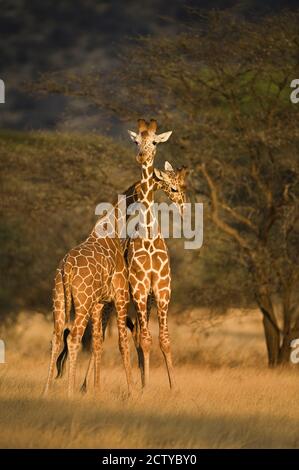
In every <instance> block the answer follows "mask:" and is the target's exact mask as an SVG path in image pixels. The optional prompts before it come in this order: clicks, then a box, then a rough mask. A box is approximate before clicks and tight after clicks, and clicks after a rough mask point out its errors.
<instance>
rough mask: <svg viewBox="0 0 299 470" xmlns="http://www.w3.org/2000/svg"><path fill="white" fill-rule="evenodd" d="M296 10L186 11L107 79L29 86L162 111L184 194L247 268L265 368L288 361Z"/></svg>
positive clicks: (50, 80) (293, 287) (127, 113)
mask: <svg viewBox="0 0 299 470" xmlns="http://www.w3.org/2000/svg"><path fill="white" fill-rule="evenodd" d="M298 19H299V16H298V14H297V13H294V12H291V13H280V14H279V15H278V16H272V17H266V18H263V19H258V20H255V21H254V20H252V21H247V20H245V19H244V18H241V17H236V16H234V15H230V14H227V13H225V14H223V13H221V14H220V13H215V12H213V13H212V14H209V15H208V16H202V15H201V14H200V13H199V12H193V13H192V22H191V23H190V24H189V26H188V27H186V29H185V31H184V32H182V33H180V34H178V35H177V36H175V37H158V38H152V37H147V38H141V39H139V40H138V41H137V43H136V44H134V47H133V48H130V49H129V50H128V52H127V54H126V55H125V56H124V57H123V58H122V59H121V62H120V67H119V70H118V72H117V73H114V74H113V75H110V76H109V79H108V78H107V77H105V76H103V75H97V74H96V73H95V72H94V71H93V72H92V73H91V74H90V75H89V76H84V77H82V76H80V75H76V74H72V75H69V74H67V73H63V74H54V75H51V76H46V77H45V76H44V77H42V79H41V81H40V82H39V84H38V85H37V88H38V89H39V90H46V91H47V92H59V93H61V92H63V93H65V94H69V95H75V96H84V97H87V98H88V99H90V100H91V101H92V102H93V103H94V104H96V105H98V106H99V107H100V108H101V109H105V110H107V111H110V112H112V113H115V114H117V115H118V117H122V118H124V119H128V118H129V119H130V120H132V118H133V117H135V116H136V117H137V116H139V115H141V114H142V115H145V114H148V115H154V116H157V115H161V116H163V123H165V125H167V126H169V125H170V126H171V128H175V129H176V133H175V135H174V139H173V141H172V142H173V143H172V152H173V154H174V155H176V156H177V158H178V159H179V160H181V161H182V162H184V163H185V164H186V163H187V164H189V166H191V167H192V168H193V169H194V171H193V176H192V188H193V193H194V195H195V197H196V198H197V199H198V200H203V198H205V200H206V201H209V210H208V218H209V219H210V221H211V222H212V223H213V224H214V226H215V227H217V232H215V233H222V234H223V235H224V236H225V237H227V238H228V239H231V240H232V241H233V251H234V253H233V256H234V259H236V258H237V259H238V263H241V265H242V266H243V268H244V270H245V272H246V273H247V287H246V288H247V289H250V292H251V294H252V297H253V298H254V299H255V302H256V304H257V305H258V307H259V309H260V311H261V314H262V319H263V326H264V332H265V340H266V345H267V351H268V360H269V365H271V366H275V365H277V364H279V363H282V362H287V361H288V360H289V353H290V341H291V339H292V338H294V337H299V316H298V313H299V312H298V287H299V270H298V259H299V258H298V255H299V179H298V176H299V158H298V143H299V132H298V111H299V104H298V105H295V104H292V103H291V102H290V98H289V96H290V92H291V88H290V83H291V81H292V80H293V79H294V78H299V67H298V66H299V27H298V26H299V21H298ZM116 89H117V93H115V90H116ZM236 283H238V279H236ZM199 288H200V286H199ZM220 288H223V289H225V286H222V287H221V286H220Z"/></svg>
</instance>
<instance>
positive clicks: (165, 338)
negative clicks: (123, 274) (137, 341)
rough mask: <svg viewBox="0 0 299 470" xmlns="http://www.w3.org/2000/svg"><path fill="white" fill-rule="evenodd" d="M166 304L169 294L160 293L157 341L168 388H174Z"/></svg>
mask: <svg viewBox="0 0 299 470" xmlns="http://www.w3.org/2000/svg"><path fill="white" fill-rule="evenodd" d="M168 304H169V296H168V295H165V296H163V295H160V297H159V299H158V300H157V310H158V321H159V342H160V348H161V351H162V353H163V356H164V359H165V364H166V369H167V373H168V379H169V386H170V388H174V387H175V380H174V370H173V365H172V356H171V348H170V338H169V332H168V321H167V313H168Z"/></svg>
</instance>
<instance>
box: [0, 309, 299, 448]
mask: <svg viewBox="0 0 299 470" xmlns="http://www.w3.org/2000/svg"><path fill="white" fill-rule="evenodd" d="M171 327H172V328H171V329H172V331H173V335H172V336H173V343H174V354H175V357H176V364H177V367H176V376H177V382H178V389H177V390H176V391H175V392H171V393H170V392H169V390H168V384H167V378H166V372H165V369H164V364H163V362H162V357H161V355H160V353H159V350H158V348H157V345H156V343H157V341H155V342H154V348H153V349H154V351H153V361H152V362H153V367H152V369H151V383H150V387H149V389H148V390H147V391H146V392H144V393H141V392H140V386H139V377H138V373H137V367H136V362H135V361H134V378H135V381H136V384H135V390H134V393H133V396H132V397H131V398H129V399H127V398H126V395H125V391H126V385H125V375H124V371H123V368H122V367H121V366H120V365H118V363H119V358H120V356H119V353H118V351H117V338H116V336H115V335H113V336H112V337H111V338H108V340H107V342H106V344H105V353H104V357H103V369H102V390H101V395H100V397H98V398H95V397H93V394H92V392H90V393H89V394H88V395H85V396H82V395H80V394H79V393H78V394H77V396H76V397H75V398H74V399H73V400H71V401H69V400H67V399H66V393H65V389H66V379H61V380H59V381H57V382H56V383H55V384H54V389H53V392H52V393H51V395H50V396H49V397H48V398H46V399H45V398H42V397H41V391H42V387H43V384H44V381H45V377H46V373H47V366H48V359H49V355H48V351H47V349H48V346H49V339H50V334H51V324H50V323H49V322H47V321H45V320H44V319H43V317H42V316H39V315H34V316H29V314H23V315H22V316H20V318H19V321H18V323H17V325H15V326H14V328H12V329H8V330H6V331H2V332H1V334H0V337H2V338H4V339H6V364H4V365H3V364H0V407H1V409H0V422H1V431H0V447H1V448H19V447H21V448H45V447H47V448H49V447H51V448H72V447H80V448H93V447H95V448H139V447H141V448H186V447H192V448H204V447H209V448H261V447H262V448H265V447H271V448H273V447H299V427H298V422H299V400H298V391H299V375H298V370H297V369H296V367H294V369H293V370H288V371H285V370H280V371H270V370H268V369H267V367H266V364H265V357H264V349H263V348H264V346H263V342H262V336H261V331H260V323H259V318H258V317H257V316H256V315H255V314H252V315H250V316H249V317H245V318H243V317H237V318H232V319H228V320H227V321H226V322H224V323H223V324H222V325H219V326H218V327H215V328H213V329H211V330H208V331H209V336H207V333H205V334H195V333H194V332H193V328H191V327H190V326H188V325H184V326H182V327H179V326H178V325H177V324H172V325H171ZM153 331H154V337H155V336H156V328H155V325H153ZM87 360H88V356H87V354H85V355H84V354H81V356H80V361H79V367H78V375H77V379H78V386H79V383H80V381H81V380H82V377H83V374H84V371H85V367H86V361H87Z"/></svg>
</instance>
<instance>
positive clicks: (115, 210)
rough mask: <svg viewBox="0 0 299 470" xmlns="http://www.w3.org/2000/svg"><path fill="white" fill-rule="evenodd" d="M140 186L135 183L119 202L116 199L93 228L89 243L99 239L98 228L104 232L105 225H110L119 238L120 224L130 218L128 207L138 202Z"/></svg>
mask: <svg viewBox="0 0 299 470" xmlns="http://www.w3.org/2000/svg"><path fill="white" fill-rule="evenodd" d="M140 184H141V182H140V181H138V182H137V183H135V184H133V185H132V186H130V187H129V188H128V189H127V190H126V191H125V192H124V193H123V194H122V196H123V197H122V198H121V201H120V200H119V199H117V201H115V203H114V204H113V207H112V208H111V210H110V211H109V212H108V213H107V214H105V215H102V216H100V217H99V218H98V220H97V222H96V224H95V226H94V227H93V230H92V231H91V233H90V235H89V236H88V239H89V240H90V241H95V240H97V239H99V236H98V233H99V231H98V229H99V227H104V229H105V230H106V229H107V224H112V225H113V226H114V227H115V233H116V235H117V234H118V235H119V236H121V232H120V225H121V224H120V222H121V223H122V224H126V222H127V220H128V218H129V217H130V215H128V214H127V208H128V206H130V204H133V203H134V202H137V201H139V200H140V199H139V198H140Z"/></svg>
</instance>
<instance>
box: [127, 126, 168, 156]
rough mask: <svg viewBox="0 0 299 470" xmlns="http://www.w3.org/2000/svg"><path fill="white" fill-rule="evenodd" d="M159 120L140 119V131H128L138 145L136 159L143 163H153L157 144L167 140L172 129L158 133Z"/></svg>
mask: <svg viewBox="0 0 299 470" xmlns="http://www.w3.org/2000/svg"><path fill="white" fill-rule="evenodd" d="M156 130H157V121H155V120H154V119H151V120H150V123H147V122H146V121H145V120H144V119H138V133H136V132H133V131H128V132H129V135H130V137H131V139H132V140H133V142H135V144H136V145H137V147H138V153H137V156H136V160H137V162H138V163H140V164H141V165H142V164H148V165H150V164H152V163H153V161H154V157H155V155H156V151H157V144H160V143H161V142H166V141H167V140H168V139H169V137H170V136H171V134H172V131H169V132H164V133H163V134H156Z"/></svg>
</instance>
